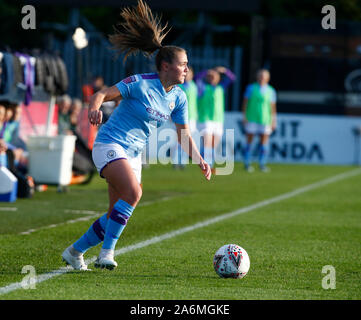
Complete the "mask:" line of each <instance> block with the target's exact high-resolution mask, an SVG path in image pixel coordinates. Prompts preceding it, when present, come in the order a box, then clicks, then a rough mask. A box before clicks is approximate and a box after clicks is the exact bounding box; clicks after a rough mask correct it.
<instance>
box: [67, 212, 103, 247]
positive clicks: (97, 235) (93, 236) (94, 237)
mask: <svg viewBox="0 0 361 320" xmlns="http://www.w3.org/2000/svg"><path fill="white" fill-rule="evenodd" d="M107 220H108V219H107V214H106V213H105V214H104V215H102V216H101V217H100V218H99V219H97V220H96V221H95V222H94V223H93V224H92V225H91V227H90V228H89V229H88V231H87V232H85V233H84V234H83V235H82V236H81V238H80V239H79V240H78V241H76V242H75V243H74V244H73V247H74V249H75V250H77V251H80V252H82V253H84V252H85V251H87V250H88V249H89V248H91V247H94V246H96V245H98V244H99V243H100V242H102V241H103V240H104V234H105V228H106V225H107Z"/></svg>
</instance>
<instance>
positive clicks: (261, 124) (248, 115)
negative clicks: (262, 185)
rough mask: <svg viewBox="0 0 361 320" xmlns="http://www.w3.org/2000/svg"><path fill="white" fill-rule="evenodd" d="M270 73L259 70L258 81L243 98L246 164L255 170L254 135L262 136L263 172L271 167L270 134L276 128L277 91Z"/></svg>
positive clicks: (250, 169) (247, 168) (261, 164)
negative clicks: (271, 83) (252, 161)
mask: <svg viewBox="0 0 361 320" xmlns="http://www.w3.org/2000/svg"><path fill="white" fill-rule="evenodd" d="M269 80H270V73H269V71H268V70H266V69H261V70H259V71H258V72H257V82H255V83H252V84H250V85H248V86H247V88H246V91H245V94H244V99H243V107H242V111H243V125H244V129H245V132H246V139H247V141H246V146H245V148H244V149H243V156H244V166H245V169H246V170H247V171H248V172H253V171H254V168H253V167H252V166H251V144H252V141H253V137H254V135H259V137H260V148H259V152H258V157H259V167H260V170H261V171H263V172H268V171H269V170H270V169H269V168H268V167H267V166H266V162H267V151H268V150H267V149H268V140H269V136H270V134H271V133H272V131H273V130H275V129H276V126H277V120H276V112H277V111H276V91H275V89H274V88H273V87H272V86H270V85H269V84H268V82H269Z"/></svg>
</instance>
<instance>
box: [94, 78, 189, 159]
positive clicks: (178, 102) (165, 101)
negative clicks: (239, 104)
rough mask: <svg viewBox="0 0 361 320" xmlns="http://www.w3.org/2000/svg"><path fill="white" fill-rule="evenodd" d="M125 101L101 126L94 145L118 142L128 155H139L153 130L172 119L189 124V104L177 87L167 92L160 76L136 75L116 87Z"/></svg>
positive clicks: (175, 121)
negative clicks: (96, 143)
mask: <svg viewBox="0 0 361 320" xmlns="http://www.w3.org/2000/svg"><path fill="white" fill-rule="evenodd" d="M116 87H117V88H118V90H119V92H120V93H121V95H122V97H123V99H122V101H121V103H120V104H119V106H118V107H117V108H116V109H115V110H114V112H113V113H112V115H111V116H110V118H109V119H108V121H107V122H106V123H105V124H104V125H102V126H101V128H100V129H99V132H98V134H97V137H96V139H95V142H102V143H118V144H120V145H121V146H122V147H123V148H124V149H125V151H126V152H127V154H128V155H131V156H137V155H138V154H139V153H140V152H141V151H142V149H143V148H144V146H145V144H146V143H147V141H148V138H149V136H150V135H151V133H152V131H153V130H154V129H155V128H156V127H159V126H161V125H162V124H163V123H165V122H166V121H167V120H169V118H171V119H172V121H173V122H174V123H178V124H187V123H188V104H187V98H186V95H185V93H184V92H183V90H182V89H181V88H179V87H178V86H174V87H173V89H172V90H171V91H169V92H166V91H165V89H164V87H163V85H162V83H161V82H160V80H159V76H158V74H157V73H148V74H137V75H133V76H130V77H128V78H125V79H124V80H122V81H120V82H118V83H117V84H116Z"/></svg>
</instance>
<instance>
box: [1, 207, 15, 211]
mask: <svg viewBox="0 0 361 320" xmlns="http://www.w3.org/2000/svg"><path fill="white" fill-rule="evenodd" d="M16 210H18V208H16V207H0V211H16Z"/></svg>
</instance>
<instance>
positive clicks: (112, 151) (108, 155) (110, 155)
mask: <svg viewBox="0 0 361 320" xmlns="http://www.w3.org/2000/svg"><path fill="white" fill-rule="evenodd" d="M115 155H116V153H115V151H114V150H109V151H108V152H107V158H108V159H113V158H114V157H115Z"/></svg>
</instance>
